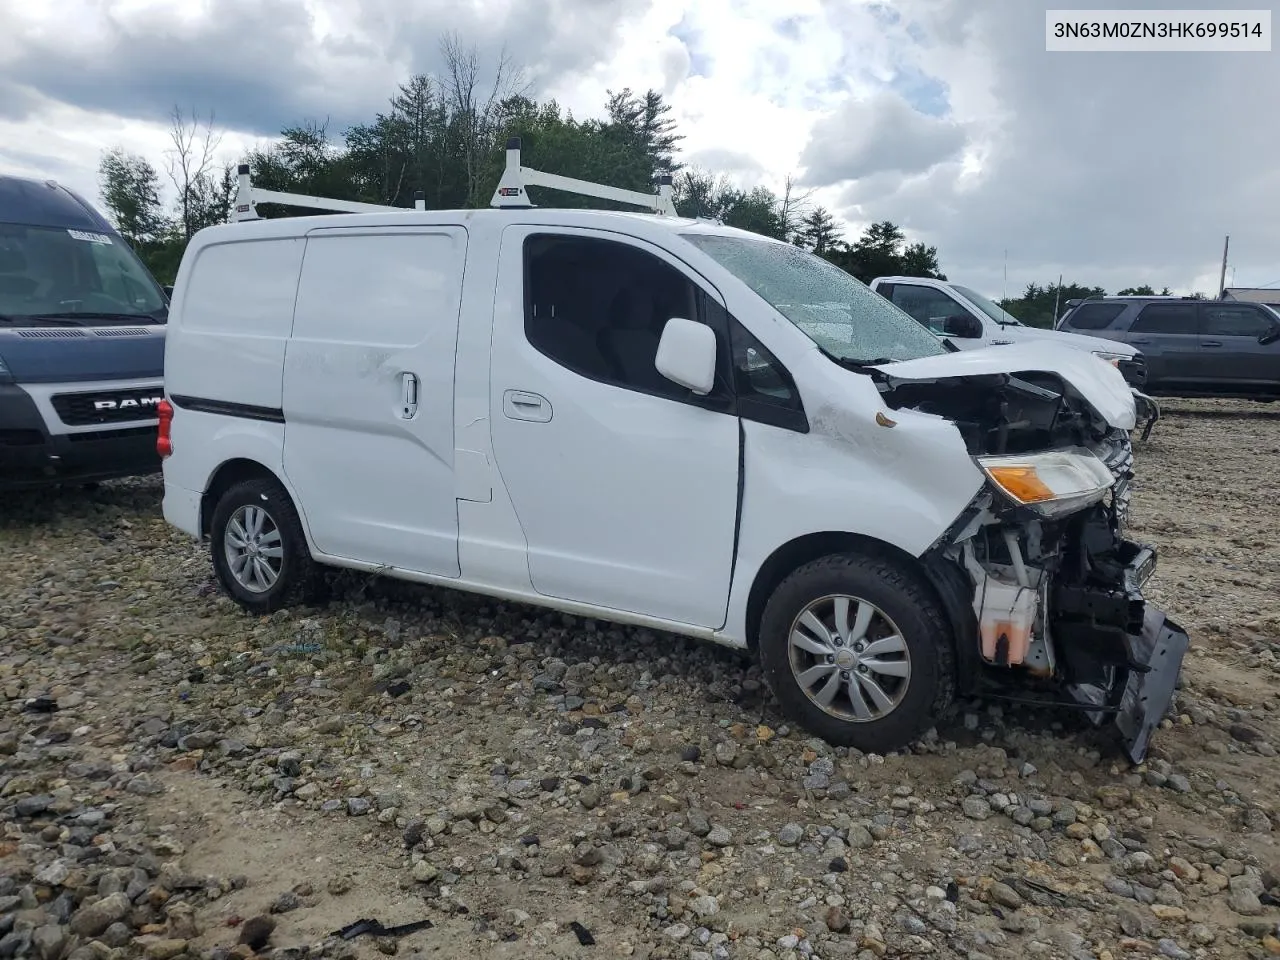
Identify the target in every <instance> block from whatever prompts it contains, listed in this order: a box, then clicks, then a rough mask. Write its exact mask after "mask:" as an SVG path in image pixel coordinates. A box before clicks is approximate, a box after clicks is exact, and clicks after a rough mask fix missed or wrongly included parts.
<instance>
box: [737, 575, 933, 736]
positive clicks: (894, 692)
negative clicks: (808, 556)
mask: <svg viewBox="0 0 1280 960" xmlns="http://www.w3.org/2000/svg"><path fill="white" fill-rule="evenodd" d="M760 661H761V666H762V667H763V670H764V675H765V680H766V681H767V682H768V684H769V686H770V688H771V689H772V690H773V693H774V696H776V697H777V698H778V700H779V701H780V702H781V704H782V708H783V711H784V712H785V713H786V714H787V716H788V717H789V718H790V719H792V720H793V721H794V722H796V723H798V724H799V725H800V726H802V727H804V728H805V729H806V730H808V731H810V732H811V733H813V734H815V735H817V736H819V737H821V738H822V739H823V740H826V741H827V742H828V743H832V744H835V745H837V746H846V747H853V748H855V749H857V750H861V751H862V752H864V753H879V754H885V753H889V752H891V751H893V750H897V749H900V748H902V747H905V746H907V745H908V744H910V743H911V742H912V741H914V740H915V739H917V738H918V737H919V736H920V735H921V734H923V733H924V732H925V731H926V730H928V729H929V728H930V727H931V726H933V725H934V724H935V723H936V722H937V721H938V720H939V719H940V718H941V717H942V716H943V715H944V714H945V713H946V711H947V708H948V707H949V706H950V704H951V699H952V696H953V693H954V685H955V656H954V651H953V648H952V646H951V639H950V630H949V628H948V626H947V620H946V617H945V614H944V612H943V610H942V608H941V606H940V604H939V603H938V601H937V600H936V599H935V598H934V597H933V596H932V594H931V592H930V591H929V590H928V589H927V588H926V587H925V586H924V585H923V584H922V583H920V582H919V581H918V580H917V579H916V578H914V577H912V576H910V575H909V574H908V573H906V572H905V571H903V570H902V569H900V568H899V566H898V565H897V564H894V563H892V562H890V561H888V560H886V559H883V558H880V557H872V556H867V555H862V554H838V555H833V556H828V557H823V558H821V559H819V560H814V561H812V562H811V563H808V564H805V565H804V566H802V567H801V568H799V569H798V570H796V571H795V572H794V573H792V574H791V575H790V576H789V577H787V578H786V579H785V580H783V581H782V583H781V584H780V585H779V586H778V588H777V589H776V590H775V591H774V593H773V596H772V597H770V599H769V602H768V604H767V605H766V606H765V610H764V616H763V617H762V619H761V623H760Z"/></svg>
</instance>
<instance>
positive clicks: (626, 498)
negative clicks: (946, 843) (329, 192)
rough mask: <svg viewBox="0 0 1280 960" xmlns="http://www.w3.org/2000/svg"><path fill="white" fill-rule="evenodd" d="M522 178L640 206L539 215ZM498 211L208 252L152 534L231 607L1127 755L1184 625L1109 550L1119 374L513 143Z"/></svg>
mask: <svg viewBox="0 0 1280 960" xmlns="http://www.w3.org/2000/svg"><path fill="white" fill-rule="evenodd" d="M529 183H544V184H546V183H553V184H554V185H555V186H557V187H560V188H561V189H564V188H566V187H567V188H569V189H578V190H579V192H583V193H588V194H593V195H597V196H608V197H610V198H612V199H624V200H629V201H630V202H634V203H636V204H638V205H642V206H648V207H650V210H651V212H648V213H619V212H605V211H598V210H550V209H545V210H544V209H534V208H532V207H531V206H530V204H529V200H528V196H527V193H526V192H525V185H526V184H529ZM255 196H256V197H257V198H258V199H264V200H265V199H272V200H275V201H280V200H281V199H282V198H283V199H284V201H285V202H288V201H289V195H282V194H268V193H267V192H265V191H261V192H257V193H256V194H255V191H254V189H253V188H252V187H251V185H250V184H249V177H248V172H247V169H246V168H242V171H241V194H240V197H239V198H238V201H237V210H238V216H240V217H243V218H251V217H253V214H254V211H253V206H254V202H255ZM293 202H295V203H297V204H298V205H302V204H307V205H311V206H324V205H325V201H323V200H319V199H316V198H305V197H296V198H293ZM329 205H330V207H331V208H332V207H337V208H338V209H348V208H354V209H360V210H366V209H368V208H366V207H363V206H358V205H348V204H339V203H337V202H331V203H330V204H329ZM493 206H494V207H495V209H488V210H436V211H422V210H403V209H394V210H382V211H380V212H379V211H375V212H363V213H357V214H354V215H353V214H349V213H345V214H338V215H322V216H308V217H296V218H283V219H272V220H249V221H248V222H236V223H231V224H227V225H222V226H217V227H212V228H208V229H205V230H202V231H201V232H200V233H198V234H197V235H196V236H195V237H194V238H193V239H192V241H191V244H190V245H189V247H188V248H187V251H186V254H185V256H184V257H183V261H182V265H181V268H180V270H179V272H178V277H177V282H176V284H175V288H174V294H173V303H172V307H171V310H170V315H169V335H168V340H167V352H166V356H165V372H166V378H165V388H166V391H167V401H166V403H165V405H164V407H163V409H162V411H161V413H162V419H161V430H160V436H159V440H158V444H159V448H160V452H161V453H162V454H163V455H164V457H165V460H164V480H165V493H164V515H165V517H166V519H167V520H168V521H169V522H170V523H172V524H174V525H176V526H177V527H179V528H181V529H182V530H184V531H186V532H187V533H189V534H190V535H192V536H193V537H199V538H208V540H209V542H210V546H211V553H212V563H213V566H214V569H215V571H216V574H217V577H218V579H219V581H220V582H221V584H222V585H223V587H224V589H225V590H226V591H227V592H228V593H229V594H230V595H231V596H232V597H233V598H234V599H235V600H236V601H237V602H238V603H240V604H241V605H242V606H243V607H244V608H245V609H247V610H249V611H252V612H255V613H264V612H267V611H271V610H274V609H277V608H279V607H281V606H282V605H284V604H286V603H291V602H295V601H297V600H299V599H301V598H303V597H305V595H306V593H307V589H308V586H309V585H310V584H312V583H314V582H315V577H316V575H317V573H318V572H319V571H321V570H323V569H324V568H326V567H345V568H350V569H355V570H364V571H372V572H379V573H384V574H386V575H388V576H393V577H399V578H403V579H406V580H413V581H419V582H422V583H427V584H434V585H439V586H452V587H456V588H460V589H463V590H469V591H474V592H477V593H481V594H487V595H490V596H494V597H501V598H507V599H510V600H517V601H524V602H528V603H532V604H538V605H542V606H545V607H550V608H555V609H557V610H561V611H566V612H569V613H574V614H579V615H583V616H588V617H598V618H601V619H604V620H609V621H614V622H619V623H625V624H640V625H646V626H649V627H654V628H659V629H662V630H667V631H671V632H673V633H677V634H684V635H687V636H691V637H700V638H705V639H707V640H711V641H716V642H719V643H723V644H727V645H729V646H732V647H739V648H746V649H747V650H749V651H751V652H752V653H753V654H754V655H756V656H758V657H759V658H760V661H761V663H762V667H763V670H764V672H765V674H766V676H767V679H768V681H769V683H770V684H771V686H772V689H773V690H774V691H775V693H776V695H777V697H778V699H779V701H780V702H781V705H782V707H783V709H784V711H785V712H786V714H787V715H788V716H789V717H790V718H792V719H793V721H796V722H798V723H799V724H801V725H802V726H803V727H805V728H806V729H808V730H810V731H812V732H813V733H815V734H816V735H819V736H821V737H824V738H826V739H827V740H828V741H830V742H832V743H836V744H845V745H851V746H854V747H857V748H859V749H862V750H868V751H880V752H883V751H888V750H892V749H895V748H900V747H903V746H904V745H906V744H908V743H910V742H911V741H912V740H913V739H914V738H916V737H917V736H919V735H920V734H921V733H922V732H923V731H925V730H927V729H928V728H929V727H930V726H931V725H932V724H934V723H935V722H937V721H938V720H939V719H940V718H941V717H942V715H943V713H944V711H945V710H946V708H947V706H948V704H949V703H950V702H951V701H952V700H953V698H954V697H955V696H956V695H957V694H981V695H992V696H1004V697H1012V698H1014V699H1018V700H1022V701H1026V700H1028V699H1030V700H1033V701H1035V702H1044V703H1053V704H1058V705H1063V706H1070V707H1075V708H1077V709H1081V710H1084V711H1085V712H1086V713H1087V714H1088V715H1089V716H1091V717H1092V718H1093V719H1094V721H1095V722H1097V723H1101V722H1102V721H1103V720H1104V719H1106V718H1110V719H1111V720H1113V721H1114V722H1115V723H1116V725H1117V726H1119V728H1120V730H1121V731H1122V732H1123V735H1124V738H1125V741H1126V743H1127V746H1128V751H1129V754H1130V756H1131V757H1133V758H1135V760H1136V759H1137V758H1140V757H1141V756H1143V754H1144V752H1145V750H1146V746H1147V739H1148V737H1149V736H1150V733H1151V731H1152V729H1153V728H1154V726H1155V725H1156V724H1158V723H1159V721H1160V720H1161V719H1162V717H1163V716H1164V713H1165V711H1166V708H1167V707H1168V705H1169V702H1170V698H1171V695H1172V692H1173V689H1174V684H1175V681H1176V678H1177V675H1178V672H1179V669H1180V664H1181V661H1182V656H1183V653H1184V651H1185V649H1186V646H1187V636H1186V634H1185V633H1184V632H1183V631H1182V630H1181V629H1180V628H1178V627H1177V626H1176V625H1175V624H1174V623H1172V622H1171V621H1169V620H1167V619H1166V618H1165V617H1164V615H1163V614H1162V613H1161V612H1160V611H1158V610H1156V609H1154V608H1152V607H1151V606H1149V605H1147V604H1146V603H1145V602H1144V601H1143V598H1142V593H1141V589H1142V585H1143V583H1144V582H1145V581H1146V579H1147V578H1148V577H1149V576H1150V574H1151V572H1152V570H1153V569H1154V565H1155V554H1154V551H1153V550H1152V549H1151V548H1149V547H1146V546H1142V545H1140V544H1137V543H1133V542H1131V541H1129V540H1127V539H1125V537H1124V534H1123V521H1124V513H1125V510H1126V506H1127V502H1128V485H1129V482H1130V478H1131V475H1132V456H1131V453H1130V445H1129V439H1128V432H1129V431H1130V429H1131V428H1132V427H1133V426H1134V417H1135V412H1134V402H1133V396H1132V394H1131V393H1130V391H1129V389H1128V387H1127V385H1126V384H1125V381H1124V378H1123V377H1122V376H1121V375H1120V373H1119V372H1118V371H1117V370H1116V369H1115V368H1114V367H1113V366H1111V365H1109V364H1107V363H1105V362H1103V361H1101V360H1099V359H1097V358H1095V357H1092V356H1090V355H1089V354H1088V353H1086V352H1083V351H1076V350H1062V349H1059V348H1053V347H1049V346H1037V345H1028V346H1025V347H1002V348H996V349H990V350H974V351H964V352H951V351H949V350H948V348H947V347H946V346H945V345H944V343H943V341H941V340H940V339H939V338H938V337H936V336H935V335H934V334H932V333H930V332H929V331H928V330H926V329H925V328H924V327H922V326H921V325H920V324H918V323H916V322H915V321H914V320H913V319H912V318H911V317H909V316H907V315H906V314H905V313H903V312H902V311H901V310H899V309H898V308H897V307H895V306H894V305H893V304H891V303H889V302H888V301H886V300H885V299H884V298H883V297H880V296H878V295H876V294H874V293H872V292H871V291H870V290H869V289H868V288H867V287H866V286H864V285H863V284H862V283H860V282H858V281H857V280H855V279H854V278H853V277H852V276H850V275H849V274H847V273H845V272H844V271H842V270H840V269H838V268H836V267H834V266H832V265H831V264H829V263H827V262H826V261H824V260H822V259H820V258H818V257H815V256H812V255H810V254H808V253H806V252H804V251H801V250H798V249H796V248H795V247H793V246H790V245H788V244H785V243H780V242H776V241H773V240H769V239H766V238H763V237H760V236H757V235H755V234H752V233H748V232H745V231H742V230H735V229H731V228H728V227H724V226H721V225H719V224H715V223H709V222H705V221H697V220H689V219H683V218H679V217H675V216H673V215H671V214H672V213H673V212H674V211H673V208H672V206H671V203H670V187H669V186H667V185H663V186H662V187H661V188H660V190H659V193H658V194H657V195H656V196H653V197H650V196H649V195H647V194H623V193H622V192H620V191H616V190H613V189H612V188H607V187H597V186H595V185H590V184H581V183H577V182H575V181H568V180H564V179H563V178H557V177H553V176H551V175H549V174H539V173H538V172H537V171H531V170H529V169H527V168H524V167H522V166H521V165H520V162H519V146H518V143H513V144H511V145H509V150H508V167H507V172H506V174H505V175H504V177H503V180H502V184H501V186H500V187H499V189H498V190H497V192H496V193H495V196H494V200H493Z"/></svg>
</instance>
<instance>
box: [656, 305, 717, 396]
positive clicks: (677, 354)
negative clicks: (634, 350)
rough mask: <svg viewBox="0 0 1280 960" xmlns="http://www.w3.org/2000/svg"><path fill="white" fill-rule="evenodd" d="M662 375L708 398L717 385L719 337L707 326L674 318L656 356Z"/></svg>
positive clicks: (666, 327)
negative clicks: (717, 344) (717, 340)
mask: <svg viewBox="0 0 1280 960" xmlns="http://www.w3.org/2000/svg"><path fill="white" fill-rule="evenodd" d="M653 362H654V365H655V366H656V367H657V368H658V372H659V373H660V374H662V375H663V376H664V377H666V378H667V379H668V380H670V381H671V382H672V383H678V384H679V385H680V386H682V387H685V388H687V389H689V390H692V391H693V392H694V393H696V394H698V395H699V396H702V397H705V396H706V395H707V394H708V393H710V392H711V388H712V387H714V386H715V383H716V334H715V331H714V330H712V329H711V328H710V327H708V326H707V325H706V324H705V323H698V322H697V321H695V320H686V319H684V318H683V317H672V318H671V319H670V320H668V321H667V325H666V326H665V327H663V328H662V339H661V340H659V341H658V352H657V354H656V356H655V357H654V361H653Z"/></svg>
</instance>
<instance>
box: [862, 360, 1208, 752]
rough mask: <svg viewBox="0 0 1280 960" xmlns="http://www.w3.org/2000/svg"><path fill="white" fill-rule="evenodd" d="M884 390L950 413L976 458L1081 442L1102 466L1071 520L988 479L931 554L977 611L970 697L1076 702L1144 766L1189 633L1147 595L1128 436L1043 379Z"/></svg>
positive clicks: (890, 400)
mask: <svg viewBox="0 0 1280 960" xmlns="http://www.w3.org/2000/svg"><path fill="white" fill-rule="evenodd" d="M881 391H882V394H883V395H884V398H885V401H886V403H887V404H888V405H889V406H890V407H893V408H901V407H907V408H910V409H915V410H919V411H920V412H928V413H933V414H936V415H939V416H943V417H946V418H947V419H949V420H951V421H952V422H953V423H955V424H956V426H957V428H958V429H959V430H960V432H961V434H962V436H964V438H965V441H966V445H967V448H968V450H969V452H970V454H971V455H973V456H979V455H983V454H1004V453H1023V452H1032V451H1038V450H1048V449H1054V448H1061V447H1068V446H1074V447H1086V448H1088V449H1090V450H1092V451H1093V452H1094V453H1095V454H1096V455H1097V456H1098V457H1099V459H1101V460H1102V462H1103V463H1105V464H1106V465H1107V467H1108V469H1109V470H1110V471H1111V473H1112V475H1113V476H1114V478H1115V481H1114V483H1113V484H1112V486H1111V488H1110V490H1109V492H1108V495H1107V497H1106V499H1104V500H1103V501H1101V502H1097V503H1094V504H1092V505H1091V506H1089V507H1086V508H1084V509H1081V510H1079V511H1077V512H1074V513H1070V514H1067V515H1065V516H1057V517H1052V518H1046V517H1045V516H1042V515H1040V514H1038V513H1035V512H1034V511H1031V510H1029V509H1027V508H1025V507H1021V506H1018V505H1016V504H1014V503H1013V502H1012V501H1010V500H1009V499H1008V498H1007V497H1005V496H1004V495H1003V494H1001V493H999V492H997V491H996V490H995V489H994V488H992V487H990V486H987V487H985V488H984V489H983V491H981V492H980V493H979V494H978V495H977V497H976V498H975V499H974V501H973V502H972V503H971V504H970V505H969V507H968V508H967V509H966V510H965V511H964V512H963V513H962V514H961V515H960V517H958V518H957V520H956V521H955V523H953V524H952V526H951V528H950V529H948V530H947V531H946V533H945V534H944V535H943V536H942V537H940V538H939V540H938V541H937V542H936V543H935V544H934V545H933V546H932V547H931V548H930V550H929V551H927V553H926V555H925V557H924V558H923V559H924V560H925V566H926V569H927V570H932V571H934V574H933V575H934V578H935V581H937V582H938V583H939V584H940V587H939V589H940V590H941V589H942V586H941V584H942V582H943V580H944V579H945V580H946V583H945V586H946V589H947V591H948V592H949V593H950V594H956V593H957V588H958V585H959V584H963V585H964V586H966V587H967V588H968V591H969V595H968V597H967V598H966V599H967V601H968V603H969V606H970V610H967V611H965V613H966V616H964V617H959V616H955V615H953V617H952V619H953V623H954V624H955V626H956V631H957V637H958V640H959V647H960V649H959V650H958V651H957V652H958V654H959V664H960V677H961V683H962V692H964V693H967V694H972V695H977V696H986V697H994V698H999V699H1004V700H1008V701H1013V702H1019V703H1027V704H1033V705H1044V706H1055V707H1064V708H1070V709H1074V710H1078V711H1081V712H1083V714H1084V715H1085V716H1086V717H1088V718H1089V719H1090V720H1091V721H1092V722H1093V723H1094V724H1095V725H1097V726H1101V725H1102V724H1103V723H1104V722H1106V721H1107V720H1108V719H1109V720H1110V721H1111V723H1112V725H1113V728H1114V729H1115V730H1116V731H1117V732H1118V733H1119V735H1120V736H1121V738H1122V739H1123V742H1124V745H1125V752H1126V753H1127V755H1128V756H1129V759H1130V760H1131V761H1133V762H1134V763H1141V762H1142V760H1143V759H1145V757H1146V754H1147V750H1148V747H1149V744H1150V741H1151V736H1152V733H1153V731H1154V730H1155V729H1156V728H1157V727H1158V726H1159V725H1160V723H1161V721H1162V720H1163V719H1164V718H1165V716H1166V714H1167V713H1168V711H1169V709H1170V706H1171V704H1172V701H1173V695H1174V691H1175V689H1176V686H1177V681H1178V676H1179V674H1180V672H1181V668H1182V662H1183V658H1184V656H1185V654H1186V651H1187V648H1188V646H1189V638H1188V636H1187V633H1186V631H1185V630H1183V629H1182V628H1181V627H1180V626H1179V625H1178V624H1177V623H1175V622H1174V621H1173V620H1171V619H1169V618H1168V617H1167V616H1166V615H1165V613H1164V612H1163V611H1161V610H1159V609H1156V608H1155V607H1153V606H1151V605H1150V604H1149V603H1148V602H1147V600H1146V598H1145V596H1144V593H1143V589H1144V587H1145V585H1146V584H1147V582H1148V581H1149V580H1150V578H1151V576H1152V575H1153V573H1154V571H1155V567H1156V560H1157V555H1156V550H1155V549H1154V547H1151V546H1149V545H1146V544H1142V543H1138V542H1136V541H1134V540H1130V539H1128V538H1127V537H1126V536H1125V532H1124V530H1125V523H1126V520H1127V514H1128V506H1129V485H1130V482H1131V480H1132V477H1133V454H1132V443H1131V439H1130V435H1129V433H1128V431H1126V430H1122V429H1117V428H1115V427H1114V426H1113V425H1111V424H1108V423H1107V422H1106V420H1104V419H1103V418H1102V417H1101V416H1099V415H1098V414H1097V413H1096V411H1094V410H1092V409H1091V408H1090V406H1089V404H1087V403H1086V402H1084V400H1083V398H1082V397H1081V396H1079V395H1078V394H1074V393H1073V391H1072V390H1071V388H1070V386H1069V385H1068V384H1066V383H1064V382H1063V381H1062V380H1060V379H1056V382H1055V378H1052V377H1049V376H1046V375H1043V374H1019V375H1017V376H1009V377H964V378H954V379H951V378H948V379H940V380H938V381H933V382H921V381H913V382H910V383H892V382H887V381H882V385H881ZM944 569H947V570H949V575H948V576H947V577H945V578H943V577H940V576H939V575H938V571H940V570H944ZM957 571H959V573H960V574H961V575H960V576H957ZM970 612H971V614H972V615H971V616H970V615H968V614H969V613H970ZM966 639H967V642H966Z"/></svg>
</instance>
